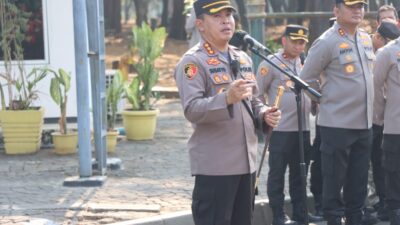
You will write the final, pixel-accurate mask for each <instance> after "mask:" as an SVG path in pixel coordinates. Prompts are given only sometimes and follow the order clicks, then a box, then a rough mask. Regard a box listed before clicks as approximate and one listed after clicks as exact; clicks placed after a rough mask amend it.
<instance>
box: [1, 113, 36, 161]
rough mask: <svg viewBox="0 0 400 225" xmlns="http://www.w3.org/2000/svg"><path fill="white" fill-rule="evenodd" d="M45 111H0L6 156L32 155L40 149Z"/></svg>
mask: <svg viewBox="0 0 400 225" xmlns="http://www.w3.org/2000/svg"><path fill="white" fill-rule="evenodd" d="M43 115H44V109H43V108H40V109H38V110H34V109H32V110H2V111H0V118H1V122H0V123H1V127H2V129H3V137H4V147H5V152H6V154H10V155H17V154H30V153H35V152H37V151H38V150H39V149H40V145H41V137H42V127H43Z"/></svg>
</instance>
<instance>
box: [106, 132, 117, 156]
mask: <svg viewBox="0 0 400 225" xmlns="http://www.w3.org/2000/svg"><path fill="white" fill-rule="evenodd" d="M118 133H119V132H118V131H107V152H108V153H115V147H116V146H117V137H118Z"/></svg>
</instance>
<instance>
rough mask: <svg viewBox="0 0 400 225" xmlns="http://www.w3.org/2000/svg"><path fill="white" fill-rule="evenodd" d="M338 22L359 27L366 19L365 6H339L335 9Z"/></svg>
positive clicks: (360, 4) (359, 4)
mask: <svg viewBox="0 0 400 225" xmlns="http://www.w3.org/2000/svg"><path fill="white" fill-rule="evenodd" d="M334 13H335V16H336V18H337V21H338V22H339V23H340V24H342V25H359V24H360V23H361V22H362V20H363V18H364V4H362V3H358V4H354V5H345V4H343V3H342V4H339V5H338V6H336V7H335V9H334Z"/></svg>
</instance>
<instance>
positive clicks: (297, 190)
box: [267, 131, 310, 211]
mask: <svg viewBox="0 0 400 225" xmlns="http://www.w3.org/2000/svg"><path fill="white" fill-rule="evenodd" d="M303 139H304V153H305V159H306V163H307V165H308V158H309V157H308V152H309V150H310V132H308V131H305V132H303ZM298 146H299V138H298V132H279V131H274V132H272V136H271V140H270V144H269V158H268V163H269V172H268V181H267V194H268V199H269V203H270V206H271V208H272V209H277V210H281V209H283V204H284V198H285V195H284V192H283V191H284V186H285V172H286V167H287V166H289V194H290V198H291V202H292V203H293V205H295V204H297V205H299V206H301V207H302V205H303V204H302V203H303V202H302V188H301V187H302V181H301V179H302V178H301V173H300V172H301V170H300V153H299V147H298ZM300 211H301V210H300Z"/></svg>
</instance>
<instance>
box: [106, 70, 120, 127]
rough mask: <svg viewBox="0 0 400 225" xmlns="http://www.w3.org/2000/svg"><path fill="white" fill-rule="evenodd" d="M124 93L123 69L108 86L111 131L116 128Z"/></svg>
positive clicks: (107, 99) (107, 98) (108, 121)
mask: <svg viewBox="0 0 400 225" xmlns="http://www.w3.org/2000/svg"><path fill="white" fill-rule="evenodd" d="M123 94H124V83H123V78H122V73H121V71H118V72H117V73H116V74H115V75H114V76H113V79H112V81H111V83H110V84H109V86H108V87H107V96H106V102H107V109H109V110H110V113H109V115H107V117H108V118H107V128H108V130H109V131H112V130H114V127H115V120H116V117H117V110H118V102H119V100H120V99H121V98H122V95H123Z"/></svg>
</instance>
